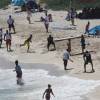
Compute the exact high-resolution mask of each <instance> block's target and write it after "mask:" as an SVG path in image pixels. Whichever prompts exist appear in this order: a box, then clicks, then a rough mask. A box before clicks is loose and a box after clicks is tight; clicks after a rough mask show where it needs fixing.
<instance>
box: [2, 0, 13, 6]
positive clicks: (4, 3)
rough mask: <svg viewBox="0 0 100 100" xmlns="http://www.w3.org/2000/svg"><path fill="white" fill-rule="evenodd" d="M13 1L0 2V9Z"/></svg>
mask: <svg viewBox="0 0 100 100" xmlns="http://www.w3.org/2000/svg"><path fill="white" fill-rule="evenodd" d="M10 1H11V0H0V8H3V7H5V6H7V5H8V4H9V3H10Z"/></svg>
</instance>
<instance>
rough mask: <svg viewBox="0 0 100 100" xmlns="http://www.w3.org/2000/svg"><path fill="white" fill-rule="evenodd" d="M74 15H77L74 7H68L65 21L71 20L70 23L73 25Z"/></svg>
mask: <svg viewBox="0 0 100 100" xmlns="http://www.w3.org/2000/svg"><path fill="white" fill-rule="evenodd" d="M76 17H77V12H76V9H74V8H71V9H69V11H68V14H67V16H66V18H65V19H66V20H67V21H71V23H72V25H75V18H76Z"/></svg>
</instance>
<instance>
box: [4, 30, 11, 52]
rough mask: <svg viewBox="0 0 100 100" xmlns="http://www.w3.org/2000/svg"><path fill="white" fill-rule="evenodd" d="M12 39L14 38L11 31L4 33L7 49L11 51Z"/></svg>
mask: <svg viewBox="0 0 100 100" xmlns="http://www.w3.org/2000/svg"><path fill="white" fill-rule="evenodd" d="M11 40H12V36H11V33H9V32H8V30H6V33H5V35H4V41H6V47H7V51H11Z"/></svg>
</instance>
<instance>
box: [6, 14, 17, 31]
mask: <svg viewBox="0 0 100 100" xmlns="http://www.w3.org/2000/svg"><path fill="white" fill-rule="evenodd" d="M7 23H8V28H9V32H11V28H12V29H13V31H14V33H16V32H15V26H14V19H13V18H12V17H11V15H9V19H8V20H7Z"/></svg>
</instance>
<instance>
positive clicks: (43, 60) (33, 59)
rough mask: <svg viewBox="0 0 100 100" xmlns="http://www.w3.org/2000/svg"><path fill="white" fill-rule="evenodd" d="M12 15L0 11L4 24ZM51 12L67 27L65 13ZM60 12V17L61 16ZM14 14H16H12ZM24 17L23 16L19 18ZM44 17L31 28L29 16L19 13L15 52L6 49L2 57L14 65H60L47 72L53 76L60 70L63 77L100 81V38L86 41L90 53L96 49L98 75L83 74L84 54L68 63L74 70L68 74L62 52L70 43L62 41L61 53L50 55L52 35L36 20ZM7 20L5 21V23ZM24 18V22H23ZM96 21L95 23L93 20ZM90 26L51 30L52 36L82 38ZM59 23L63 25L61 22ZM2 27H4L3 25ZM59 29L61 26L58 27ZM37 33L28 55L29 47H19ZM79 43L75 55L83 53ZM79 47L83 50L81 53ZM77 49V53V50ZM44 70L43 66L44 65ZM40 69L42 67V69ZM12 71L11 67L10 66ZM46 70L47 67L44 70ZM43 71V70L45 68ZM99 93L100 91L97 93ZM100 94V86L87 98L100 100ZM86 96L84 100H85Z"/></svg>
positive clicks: (84, 21)
mask: <svg viewBox="0 0 100 100" xmlns="http://www.w3.org/2000/svg"><path fill="white" fill-rule="evenodd" d="M9 12H11V9H10V10H9V9H8V10H7V11H6V12H3V11H2V10H0V13H2V16H3V18H0V21H1V22H3V20H4V19H6V18H7V17H8V14H9ZM50 13H52V14H53V16H54V20H55V23H56V21H60V22H61V24H63V21H62V19H64V17H65V15H66V12H65V11H60V12H59V11H50ZM59 13H60V14H59ZM12 14H14V13H12ZM19 15H20V17H19ZM41 15H43V13H42V14H41V13H39V15H37V14H34V17H33V18H32V20H33V24H32V25H29V24H28V23H27V22H26V19H25V17H26V14H25V13H21V14H18V15H17V14H15V16H14V18H15V22H16V23H15V24H16V28H17V31H18V32H17V33H16V34H14V35H13V42H12V43H13V44H12V49H14V51H13V52H9V53H8V52H7V51H6V48H2V50H0V56H4V59H6V60H9V61H11V62H14V61H15V60H16V59H18V60H19V62H20V63H25V64H27V63H29V64H37V65H38V64H44V65H45V64H47V65H49V64H50V65H54V66H56V68H53V67H52V68H51V70H50V69H49V68H47V70H50V71H52V69H54V70H53V73H52V74H54V72H55V70H57V71H58V72H60V71H61V73H60V74H64V75H68V76H71V77H75V78H79V79H83V80H91V79H92V80H95V81H96V80H100V78H99V76H100V68H99V64H100V63H99V61H100V59H99V58H100V57H99V55H100V51H99V47H100V45H99V43H100V40H99V38H96V39H94V38H89V39H86V40H87V42H89V43H90V47H88V46H87V48H88V49H89V50H91V49H92V50H93V51H96V53H92V55H93V61H94V66H95V69H96V72H95V73H83V59H82V55H79V56H73V57H72V59H74V63H71V62H69V64H68V68H70V69H71V70H68V71H64V68H63V61H62V53H63V50H64V49H65V48H66V43H67V41H63V42H58V43H56V46H57V51H50V52H48V51H47V49H46V38H47V36H48V34H46V33H45V30H44V26H43V24H42V23H40V22H35V21H36V20H39V17H40V16H41ZM2 19H3V20H2ZM22 19H23V20H22ZM90 21H91V22H92V20H90ZM86 23H87V21H86V20H83V21H80V20H78V19H77V20H76V24H77V30H63V31H61V30H56V31H55V30H52V29H51V28H50V31H52V32H51V33H50V34H52V35H53V36H54V38H58V39H59V38H63V37H71V36H78V35H81V33H83V32H84V25H85V24H86ZM58 24H59V23H58ZM64 24H66V25H68V24H70V22H64ZM98 24H99V21H98V20H93V24H92V25H91V27H93V26H95V25H98ZM3 25H4V26H5V27H6V22H4V23H3ZM1 26H2V25H1ZM58 26H59V25H58ZM31 32H32V34H33V43H32V44H31V52H30V53H26V48H25V47H22V48H20V47H19V44H20V43H23V41H24V40H25V39H26V38H27V36H28V35H29V33H31ZM79 41H80V40H75V41H72V42H73V44H75V46H74V45H72V46H73V48H75V49H73V48H72V49H73V51H74V53H77V52H78V53H79V52H81V50H80V48H79V46H80V44H79ZM3 47H5V43H3ZM77 48H79V49H78V50H77ZM75 50H76V51H75ZM40 67H41V66H40ZM40 67H38V68H40ZM10 68H11V66H10ZM42 68H43V67H42ZM42 68H41V69H42ZM87 70H88V71H90V70H91V69H90V67H88V68H87ZM96 91H98V92H97V93H96ZM99 91H100V86H99V87H97V88H96V89H95V90H93V92H92V93H88V94H87V95H86V98H87V100H99V97H100V96H99V95H98V93H99ZM84 97H85V96H84ZM84 97H83V98H84Z"/></svg>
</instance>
